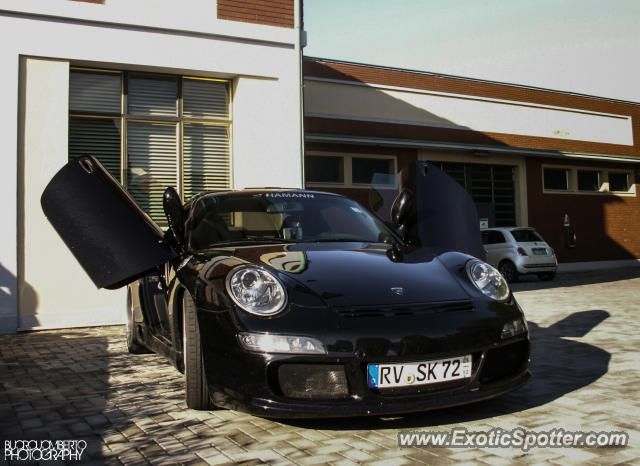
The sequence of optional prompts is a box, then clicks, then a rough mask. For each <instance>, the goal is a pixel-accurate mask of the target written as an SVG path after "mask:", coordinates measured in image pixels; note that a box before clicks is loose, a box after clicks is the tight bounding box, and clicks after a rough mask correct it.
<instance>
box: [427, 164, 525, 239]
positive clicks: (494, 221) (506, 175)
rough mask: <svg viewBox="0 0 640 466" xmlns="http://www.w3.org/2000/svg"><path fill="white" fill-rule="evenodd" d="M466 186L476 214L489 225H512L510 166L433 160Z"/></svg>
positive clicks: (514, 221) (512, 206) (513, 195)
mask: <svg viewBox="0 0 640 466" xmlns="http://www.w3.org/2000/svg"><path fill="white" fill-rule="evenodd" d="M433 163H434V164H436V165H437V166H439V167H440V168H441V169H442V171H444V172H445V173H447V174H448V175H449V176H451V177H452V178H453V179H455V180H456V181H457V182H458V183H460V185H461V186H462V187H463V188H465V189H466V191H467V192H468V193H469V194H470V195H471V197H472V198H473V201H474V202H475V203H476V208H477V209H478V216H479V217H480V218H488V219H489V226H511V225H515V224H516V208H515V188H514V181H513V169H514V167H512V166H508V165H487V164H475V163H474V164H471V163H450V162H433Z"/></svg>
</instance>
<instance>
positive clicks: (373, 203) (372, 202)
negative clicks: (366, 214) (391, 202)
mask: <svg viewBox="0 0 640 466" xmlns="http://www.w3.org/2000/svg"><path fill="white" fill-rule="evenodd" d="M368 194H369V209H370V210H371V212H377V211H378V210H380V208H381V207H382V206H383V205H384V199H382V196H381V195H380V193H379V192H378V191H377V190H376V189H375V188H373V187H371V188H369V193H368Z"/></svg>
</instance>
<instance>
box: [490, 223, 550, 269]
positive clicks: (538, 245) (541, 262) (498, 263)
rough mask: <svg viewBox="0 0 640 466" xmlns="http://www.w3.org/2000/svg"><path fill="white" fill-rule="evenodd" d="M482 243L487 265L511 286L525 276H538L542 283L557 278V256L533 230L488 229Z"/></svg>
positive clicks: (520, 228) (512, 228) (516, 228)
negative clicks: (494, 269) (493, 268)
mask: <svg viewBox="0 0 640 466" xmlns="http://www.w3.org/2000/svg"><path fill="white" fill-rule="evenodd" d="M482 243H483V246H484V249H485V251H486V252H487V262H488V263H489V264H491V265H493V266H494V267H497V268H498V270H499V271H500V273H502V275H503V276H504V278H506V279H507V281H509V282H515V281H517V280H518V278H519V277H520V275H525V274H536V275H537V276H538V277H539V278H540V279H541V280H553V278H554V277H555V276H556V270H557V269H558V261H557V259H556V255H555V252H554V251H553V249H552V248H551V246H549V245H548V244H547V243H546V242H545V240H543V239H542V237H541V236H540V235H539V234H538V232H536V230H534V229H533V228H523V227H501V228H486V229H483V230H482Z"/></svg>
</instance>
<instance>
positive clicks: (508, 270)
mask: <svg viewBox="0 0 640 466" xmlns="http://www.w3.org/2000/svg"><path fill="white" fill-rule="evenodd" d="M498 271H499V272H500V273H501V274H502V276H503V277H504V279H505V280H506V281H508V282H510V283H511V282H517V281H518V277H519V274H518V269H516V266H515V265H513V262H511V261H502V262H501V263H500V265H499V266H498Z"/></svg>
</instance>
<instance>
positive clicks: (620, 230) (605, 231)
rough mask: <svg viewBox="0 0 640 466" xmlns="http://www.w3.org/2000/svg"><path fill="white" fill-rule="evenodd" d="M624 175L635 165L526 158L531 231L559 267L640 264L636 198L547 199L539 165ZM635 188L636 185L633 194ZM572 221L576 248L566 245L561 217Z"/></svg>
mask: <svg viewBox="0 0 640 466" xmlns="http://www.w3.org/2000/svg"><path fill="white" fill-rule="evenodd" d="M543 164H544V165H545V166H547V165H559V166H562V167H566V166H571V167H585V166H586V167H590V168H601V169H628V170H631V171H632V172H634V171H635V170H636V167H638V168H640V167H639V166H637V165H635V164H617V163H607V162H604V163H603V162H596V161H590V160H589V161H584V162H583V161H577V160H575V159H574V160H570V161H567V160H558V159H541V158H533V157H528V158H527V202H528V212H529V225H530V226H532V227H535V228H536V229H537V230H538V231H539V232H540V234H541V235H542V237H543V238H544V239H545V240H546V241H547V242H548V243H549V244H550V245H551V247H553V248H554V249H555V250H556V252H557V254H558V260H559V261H560V262H582V261H598V260H620V259H632V258H640V215H639V214H638V213H639V212H640V197H639V196H616V195H607V194H549V193H543V191H542V186H543V184H542V165H543ZM637 187H638V186H637V185H636V188H637ZM565 213H567V214H569V216H570V219H571V226H572V227H573V228H574V229H575V233H576V238H577V243H576V247H575V248H568V247H566V244H565V227H564V226H563V218H564V214H565Z"/></svg>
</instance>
